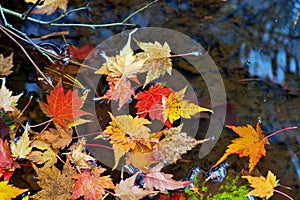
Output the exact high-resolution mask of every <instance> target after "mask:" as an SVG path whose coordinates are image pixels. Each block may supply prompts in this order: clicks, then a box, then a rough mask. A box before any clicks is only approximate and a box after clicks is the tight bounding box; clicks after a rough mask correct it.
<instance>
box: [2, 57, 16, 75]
mask: <svg viewBox="0 0 300 200" xmlns="http://www.w3.org/2000/svg"><path fill="white" fill-rule="evenodd" d="M13 66H14V65H13V53H11V54H10V56H8V57H6V58H4V56H3V54H2V53H1V54H0V76H7V75H10V74H11V73H13V71H12V70H11V68H12V67H13Z"/></svg>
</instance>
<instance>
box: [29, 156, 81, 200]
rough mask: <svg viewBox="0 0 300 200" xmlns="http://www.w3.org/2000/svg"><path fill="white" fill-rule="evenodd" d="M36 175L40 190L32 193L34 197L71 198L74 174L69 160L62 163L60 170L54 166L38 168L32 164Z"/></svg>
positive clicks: (56, 199)
mask: <svg viewBox="0 0 300 200" xmlns="http://www.w3.org/2000/svg"><path fill="white" fill-rule="evenodd" d="M32 166H33V168H34V170H35V171H36V173H37V175H38V184H39V186H40V187H41V188H42V190H41V191H39V192H38V193H36V194H34V195H32V196H31V197H32V198H34V199H55V200H66V199H71V193H72V188H73V184H74V182H75V181H74V180H73V179H72V177H73V176H74V175H75V174H76V172H75V170H73V169H72V166H71V165H70V163H69V162H67V163H66V164H65V165H64V168H63V170H62V172H61V171H60V170H59V169H57V168H56V167H55V166H52V167H42V168H38V167H37V166H35V165H32Z"/></svg>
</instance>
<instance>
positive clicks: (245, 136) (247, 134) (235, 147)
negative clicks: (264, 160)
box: [211, 123, 268, 173]
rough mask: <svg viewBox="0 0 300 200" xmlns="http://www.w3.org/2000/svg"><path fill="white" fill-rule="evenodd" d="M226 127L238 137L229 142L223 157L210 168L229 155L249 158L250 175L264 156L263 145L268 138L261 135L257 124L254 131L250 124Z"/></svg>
mask: <svg viewBox="0 0 300 200" xmlns="http://www.w3.org/2000/svg"><path fill="white" fill-rule="evenodd" d="M226 127H227V128H230V129H232V130H233V131H234V132H235V133H236V134H238V135H239V136H240V137H239V138H237V139H234V140H232V141H231V142H232V144H230V145H228V146H227V150H226V152H225V153H224V155H223V156H222V157H221V158H220V159H219V160H218V162H217V163H216V164H214V165H213V166H212V167H211V168H214V167H215V166H217V165H219V164H220V163H222V162H223V161H224V160H226V158H227V157H228V156H229V155H230V154H238V155H239V157H244V156H248V157H249V161H250V169H249V172H250V173H251V171H252V170H253V169H254V167H255V166H256V164H257V163H258V161H259V160H260V158H261V157H262V156H265V155H266V149H265V145H266V144H267V142H268V138H266V137H264V135H263V134H262V130H261V127H260V124H259V123H257V124H256V130H255V129H254V128H253V127H252V126H251V125H250V124H247V126H226Z"/></svg>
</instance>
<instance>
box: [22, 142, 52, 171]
mask: <svg viewBox="0 0 300 200" xmlns="http://www.w3.org/2000/svg"><path fill="white" fill-rule="evenodd" d="M31 147H32V148H33V147H34V148H36V149H37V150H34V151H32V152H31V153H30V154H29V155H28V156H27V158H28V159H29V160H31V161H32V162H35V163H37V164H44V166H45V167H51V166H53V165H54V164H55V163H56V162H57V157H56V155H57V153H55V152H54V151H53V149H52V148H51V145H50V144H48V143H46V142H45V141H43V140H35V141H34V142H32V144H31Z"/></svg>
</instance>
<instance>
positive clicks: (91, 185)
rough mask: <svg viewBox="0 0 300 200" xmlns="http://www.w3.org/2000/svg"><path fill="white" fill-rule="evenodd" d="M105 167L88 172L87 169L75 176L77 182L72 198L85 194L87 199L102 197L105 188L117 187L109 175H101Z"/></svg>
mask: <svg viewBox="0 0 300 200" xmlns="http://www.w3.org/2000/svg"><path fill="white" fill-rule="evenodd" d="M104 171H105V169H104V168H101V167H97V168H94V169H92V171H90V172H88V171H87V170H85V171H83V172H81V173H79V174H76V175H75V176H73V178H74V179H76V182H75V183H74V186H73V192H72V199H74V200H75V199H77V198H80V197H82V196H84V198H85V199H89V200H97V199H102V197H103V195H104V194H105V193H106V191H105V189H115V185H114V184H113V182H112V180H111V179H110V178H109V176H100V174H101V173H103V172H104Z"/></svg>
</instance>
